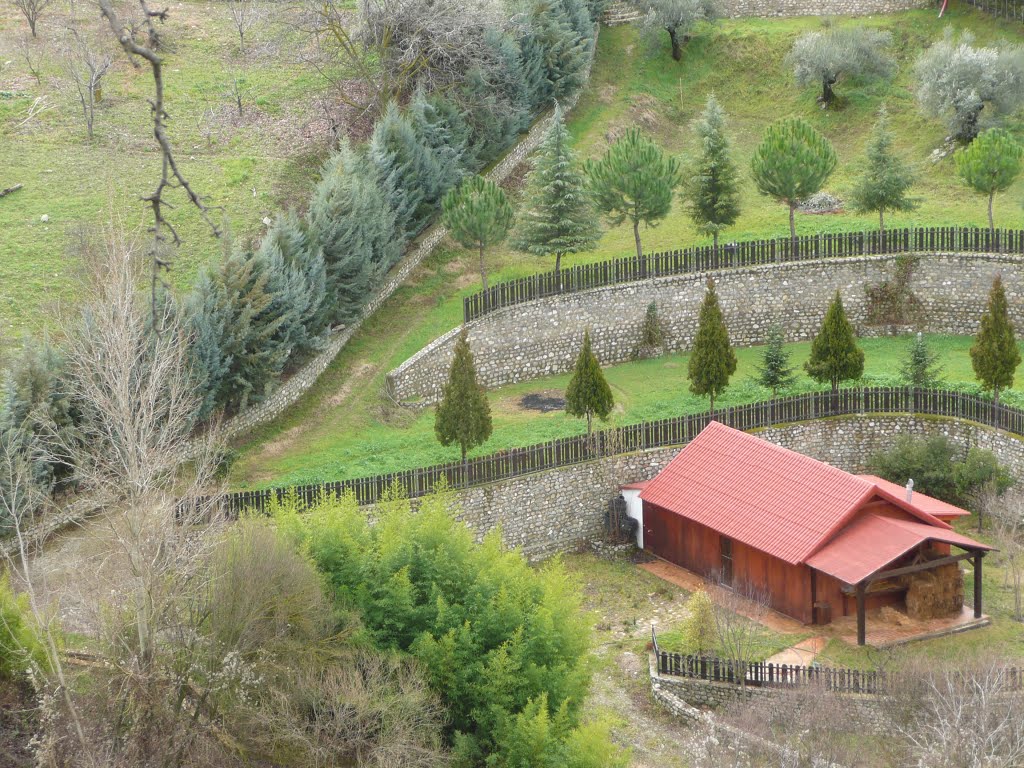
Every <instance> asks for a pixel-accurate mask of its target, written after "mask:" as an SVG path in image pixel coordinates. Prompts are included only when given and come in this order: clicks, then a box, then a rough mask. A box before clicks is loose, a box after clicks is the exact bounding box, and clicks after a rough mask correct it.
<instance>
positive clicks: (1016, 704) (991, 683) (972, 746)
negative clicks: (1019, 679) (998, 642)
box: [897, 660, 1024, 768]
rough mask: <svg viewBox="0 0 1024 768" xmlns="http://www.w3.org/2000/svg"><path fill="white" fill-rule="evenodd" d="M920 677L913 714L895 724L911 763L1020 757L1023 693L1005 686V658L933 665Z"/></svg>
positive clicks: (956, 765) (1014, 762)
mask: <svg viewBox="0 0 1024 768" xmlns="http://www.w3.org/2000/svg"><path fill="white" fill-rule="evenodd" d="M922 678H923V695H922V696H921V697H920V698H919V700H918V701H919V708H918V710H917V712H916V715H915V716H913V717H911V718H910V719H909V721H908V722H907V723H905V724H897V725H898V728H899V731H900V733H901V735H902V736H903V737H904V738H905V739H906V740H907V742H908V743H909V746H910V753H911V756H912V764H914V765H926V766H928V767H929V768H960V766H985V768H1011V767H1012V766H1019V765H1021V764H1022V762H1024V717H1021V716H1020V713H1021V710H1022V707H1024V694H1022V693H1021V692H1020V691H1014V690H1013V689H1012V688H1011V687H1010V678H1009V670H1008V668H1007V665H1006V663H1005V660H993V661H991V662H988V663H984V664H980V665H977V666H974V667H973V668H966V669H965V668H964V667H963V664H962V662H958V663H957V666H956V667H955V668H954V667H947V668H944V669H934V667H933V668H932V669H930V670H928V671H927V672H924V673H923V675H922Z"/></svg>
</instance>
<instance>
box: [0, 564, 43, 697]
mask: <svg viewBox="0 0 1024 768" xmlns="http://www.w3.org/2000/svg"><path fill="white" fill-rule="evenodd" d="M32 621H33V620H32V617H31V614H30V612H29V606H28V598H27V597H26V596H25V595H16V594H14V591H13V590H12V589H11V582H10V578H9V577H8V576H7V574H0V682H2V681H4V680H14V679H16V678H18V677H21V676H23V675H24V674H25V673H26V672H27V671H28V670H29V669H31V668H32V667H33V666H34V667H35V668H36V669H37V670H45V669H47V668H48V665H47V661H46V652H45V651H44V649H43V645H42V642H41V641H40V639H39V636H38V635H37V634H36V632H35V631H34V629H33V625H32Z"/></svg>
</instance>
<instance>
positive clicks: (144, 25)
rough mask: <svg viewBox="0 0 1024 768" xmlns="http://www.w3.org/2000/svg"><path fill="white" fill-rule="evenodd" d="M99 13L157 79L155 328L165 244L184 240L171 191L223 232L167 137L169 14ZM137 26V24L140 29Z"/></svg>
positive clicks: (107, 5)
mask: <svg viewBox="0 0 1024 768" xmlns="http://www.w3.org/2000/svg"><path fill="white" fill-rule="evenodd" d="M97 3H98V5H99V8H100V13H101V14H102V16H103V18H105V19H106V20H107V24H108V25H109V26H110V30H111V32H113V33H114V37H115V38H117V41H118V43H120V45H121V48H122V49H123V50H124V52H125V53H126V54H127V55H128V59H129V61H131V62H132V65H133V66H139V61H140V60H142V61H145V62H146V63H147V64H148V65H149V68H150V72H151V73H152V75H153V98H152V99H150V101H149V107H150V115H151V117H152V125H153V137H154V138H155V139H156V143H157V146H158V147H159V149H160V157H161V165H160V178H159V180H158V181H157V184H156V187H155V189H154V190H153V191H152V192H151V193H149V194H148V195H145V196H144V197H143V198H142V199H143V201H144V202H145V203H146V204H147V205H149V207H150V210H151V211H152V213H153V225H152V227H151V232H152V233H153V243H152V246H151V248H150V252H149V257H150V265H151V274H150V310H151V314H152V316H153V321H154V322H156V319H157V314H158V311H159V309H158V306H157V293H158V289H159V287H160V286H161V285H162V284H163V280H162V274H163V273H164V272H165V271H167V270H169V269H170V267H171V263H170V260H169V258H168V255H167V252H166V245H167V241H168V240H170V243H171V244H173V245H174V246H177V245H180V244H181V238H180V237H179V235H178V231H177V229H176V228H175V227H174V225H173V224H171V222H170V221H169V220H168V219H167V217H166V215H165V209H167V208H169V207H170V206H169V204H168V201H167V199H166V194H167V193H168V192H169V191H170V190H173V189H180V190H181V191H182V192H183V193H184V194H185V196H186V198H187V200H188V201H189V204H191V205H192V206H194V207H195V208H196V209H197V210H198V211H199V213H200V215H201V216H202V218H203V221H205V222H206V224H207V225H208V226H209V227H210V229H211V231H212V232H213V234H214V236H215V237H220V229H219V227H218V226H217V225H216V224H215V223H214V222H213V219H212V218H211V217H210V213H211V211H210V208H209V207H208V206H207V205H206V204H205V203H204V202H203V200H202V198H200V196H199V195H198V193H196V191H195V190H194V189H192V185H191V184H190V183H189V181H188V179H187V178H185V175H184V174H183V173H182V171H181V169H180V168H179V166H178V161H177V158H176V157H175V154H174V149H173V147H172V146H171V140H170V138H169V137H168V136H167V111H166V108H165V106H164V69H163V66H164V62H163V59H162V58H161V57H160V55H159V54H158V53H157V50H158V49H159V41H160V35H159V33H158V32H157V29H156V26H155V23H154V22H155V21H166V19H167V9H166V8H165V9H164V10H162V11H160V10H158V11H154V10H152V9H150V7H149V4H148V3H147V0H139V6H138V7H139V19H138V20H134V19H127V20H122V18H121V16H120V15H119V14H118V12H117V10H116V9H115V8H114V5H113V2H112V0H97ZM136 21H137V23H136ZM143 32H144V33H145V35H146V41H145V42H141V41H140V40H139V39H138V38H139V36H140V35H141V34H143Z"/></svg>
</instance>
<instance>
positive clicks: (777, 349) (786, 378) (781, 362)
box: [755, 325, 796, 397]
mask: <svg viewBox="0 0 1024 768" xmlns="http://www.w3.org/2000/svg"><path fill="white" fill-rule="evenodd" d="M767 342H768V343H767V345H765V348H764V352H762V353H761V364H760V365H759V366H758V367H757V377H756V379H755V380H756V381H757V383H758V384H760V385H761V386H762V387H765V388H767V389H770V390H771V391H772V397H775V396H776V395H777V394H778V393H779V390H780V389H785V388H786V387H788V386H790V385H791V384H792V383H793V382H794V381H796V371H795V369H794V368H793V366H791V365H790V364H789V350H787V349H786V339H785V336H784V335H783V333H782V328H781V327H780V326H778V325H773V326H772V327H771V328H769V329H768V339H767Z"/></svg>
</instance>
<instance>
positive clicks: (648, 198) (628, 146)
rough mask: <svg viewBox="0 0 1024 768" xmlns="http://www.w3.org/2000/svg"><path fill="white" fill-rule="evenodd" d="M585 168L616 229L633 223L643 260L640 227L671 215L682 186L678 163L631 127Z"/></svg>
mask: <svg viewBox="0 0 1024 768" xmlns="http://www.w3.org/2000/svg"><path fill="white" fill-rule="evenodd" d="M586 169H587V176H588V177H589V178H590V189H591V191H592V193H593V196H594V203H595V205H596V206H597V209H598V210H599V211H601V212H602V213H603V214H604V215H605V217H606V218H607V219H608V223H609V224H611V225H612V226H613V227H617V226H618V225H619V224H621V223H622V222H624V221H627V220H628V221H629V222H630V223H632V225H633V240H634V241H635V243H636V255H637V258H640V257H642V256H643V248H642V247H641V244H640V224H641V223H643V224H646V225H647V226H648V227H653V226H657V224H658V222H660V221H661V220H662V219H663V218H665V217H666V216H668V212H669V211H670V210H671V208H672V193H673V192H674V190H675V188H676V185H677V184H679V178H680V176H679V162H678V161H677V160H676V159H675V158H674V157H671V156H669V155H666V154H665V153H664V152H663V151H662V149H661V147H659V146H658V145H657V144H655V143H654V142H653V141H651V140H650V139H648V138H646V137H645V136H644V135H643V134H641V133H640V131H639V129H637V128H630V129H629V130H627V131H626V133H625V134H624V135H623V136H622V137H621V138H619V139H618V140H617V141H616V142H615V143H614V144H612V146H611V147H610V148H609V149H608V151H607V152H605V154H604V157H602V158H601V159H600V160H597V161H596V162H593V161H592V162H589V163H587V165H586Z"/></svg>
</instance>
